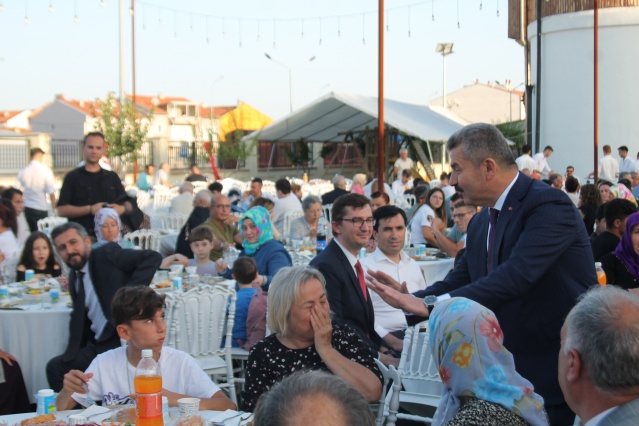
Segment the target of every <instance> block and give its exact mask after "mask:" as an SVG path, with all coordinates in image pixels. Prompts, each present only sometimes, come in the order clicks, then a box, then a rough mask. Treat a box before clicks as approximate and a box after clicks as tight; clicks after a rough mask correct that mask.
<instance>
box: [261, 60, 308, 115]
mask: <svg viewBox="0 0 639 426" xmlns="http://www.w3.org/2000/svg"><path fill="white" fill-rule="evenodd" d="M264 56H266V57H267V58H268V59H269V60H271V61H273V62H275V63H276V64H277V65H279V66H281V67H283V68H286V69H287V70H288V108H289V112H291V113H292V112H293V81H292V80H293V76H292V73H293V70H294V69H295V68H299V67H301V66H302V65H305V64H307V63H309V62H313V61H314V60H315V56H311V57H310V58H308V59H307V60H305V61H303V62H300V63H299V64H296V65H286V64H284V63H282V62H279V61H277V60H275V59H273V58H272V57H271V55H269V54H268V53H264Z"/></svg>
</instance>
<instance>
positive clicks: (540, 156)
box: [533, 145, 554, 178]
mask: <svg viewBox="0 0 639 426" xmlns="http://www.w3.org/2000/svg"><path fill="white" fill-rule="evenodd" d="M553 152H554V149H552V146H550V145H548V146H546V147H545V148H544V152H538V153H537V154H535V156H534V157H533V160H535V170H534V171H535V172H537V173H539V174H540V175H541V177H542V178H547V177H548V175H549V174H550V173H551V172H552V169H551V168H550V166H549V165H548V157H550V156H551V155H552V153H553Z"/></svg>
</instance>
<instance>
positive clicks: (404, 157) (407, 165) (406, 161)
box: [393, 148, 414, 178]
mask: <svg viewBox="0 0 639 426" xmlns="http://www.w3.org/2000/svg"><path fill="white" fill-rule="evenodd" d="M413 166H414V163H413V160H411V159H410V158H408V150H407V149H406V148H402V149H400V150H399V158H398V159H397V160H395V164H394V165H393V174H394V175H395V176H397V177H398V178H399V177H400V176H401V175H402V170H405V169H408V170H411V169H412V168H413Z"/></svg>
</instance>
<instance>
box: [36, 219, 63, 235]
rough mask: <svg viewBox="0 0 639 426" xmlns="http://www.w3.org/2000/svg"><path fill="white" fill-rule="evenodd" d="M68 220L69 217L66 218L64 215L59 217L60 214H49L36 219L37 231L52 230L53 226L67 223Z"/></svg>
mask: <svg viewBox="0 0 639 426" xmlns="http://www.w3.org/2000/svg"><path fill="white" fill-rule="evenodd" d="M68 221H69V219H67V218H66V217H60V216H49V217H45V218H44V219H40V220H39V221H38V231H40V232H45V233H46V232H47V230H48V231H52V230H53V228H55V227H56V226H58V225H62V224H63V223H67V222H68Z"/></svg>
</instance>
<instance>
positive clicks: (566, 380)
mask: <svg viewBox="0 0 639 426" xmlns="http://www.w3.org/2000/svg"><path fill="white" fill-rule="evenodd" d="M637 348H639V297H637V296H636V295H634V294H631V293H629V292H627V291H624V290H621V289H619V288H617V287H612V286H607V287H597V288H593V289H591V290H590V291H588V292H587V293H586V294H585V295H584V297H583V298H582V299H581V301H580V302H579V303H578V304H577V305H576V306H575V307H574V308H573V309H572V310H571V311H570V313H569V314H568V317H567V318H566V321H565V323H564V326H563V327H562V329H561V350H560V352H559V385H560V386H561V390H562V392H563V394H564V397H565V398H566V402H567V403H568V405H569V406H570V408H571V409H572V410H573V411H574V412H575V413H577V415H578V416H579V419H580V420H581V424H586V425H588V426H591V425H592V426H631V425H632V426H636V425H637V424H639V351H637ZM576 424H579V421H577V422H576Z"/></svg>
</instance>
